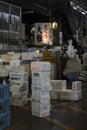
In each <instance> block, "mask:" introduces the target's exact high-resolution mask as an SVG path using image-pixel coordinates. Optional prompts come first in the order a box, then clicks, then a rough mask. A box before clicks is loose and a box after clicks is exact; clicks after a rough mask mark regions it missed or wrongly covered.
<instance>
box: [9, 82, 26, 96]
mask: <svg viewBox="0 0 87 130" xmlns="http://www.w3.org/2000/svg"><path fill="white" fill-rule="evenodd" d="M23 91H28V82H25V83H23V84H22V85H15V84H13V85H11V86H10V92H12V93H13V94H19V93H21V92H23Z"/></svg>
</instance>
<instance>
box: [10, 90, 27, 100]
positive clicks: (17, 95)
mask: <svg viewBox="0 0 87 130" xmlns="http://www.w3.org/2000/svg"><path fill="white" fill-rule="evenodd" d="M27 96H28V91H27V90H25V91H22V92H20V93H18V92H17V93H16V92H15V93H14V92H12V97H26V98H27Z"/></svg>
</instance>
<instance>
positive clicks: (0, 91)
mask: <svg viewBox="0 0 87 130" xmlns="http://www.w3.org/2000/svg"><path fill="white" fill-rule="evenodd" d="M9 97H10V87H9V85H6V84H0V101H3V100H6V99H7V98H9Z"/></svg>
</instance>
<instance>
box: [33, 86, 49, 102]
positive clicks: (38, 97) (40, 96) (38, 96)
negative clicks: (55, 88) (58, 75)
mask: <svg viewBox="0 0 87 130" xmlns="http://www.w3.org/2000/svg"><path fill="white" fill-rule="evenodd" d="M32 99H35V101H38V102H41V103H43V102H44V101H48V102H50V91H47V90H45V91H40V90H38V89H35V88H34V89H32Z"/></svg>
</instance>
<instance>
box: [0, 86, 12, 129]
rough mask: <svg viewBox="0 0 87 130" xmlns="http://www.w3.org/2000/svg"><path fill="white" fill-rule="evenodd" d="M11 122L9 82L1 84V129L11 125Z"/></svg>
mask: <svg viewBox="0 0 87 130" xmlns="http://www.w3.org/2000/svg"><path fill="white" fill-rule="evenodd" d="M10 124H11V117H10V89H9V86H8V85H7V84H0V130H4V129H5V128H7V127H9V126H10Z"/></svg>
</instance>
